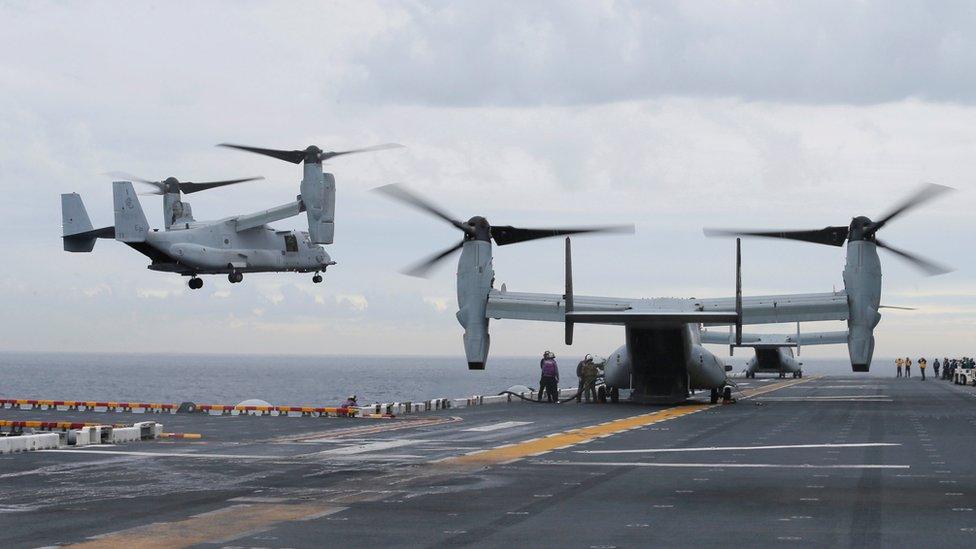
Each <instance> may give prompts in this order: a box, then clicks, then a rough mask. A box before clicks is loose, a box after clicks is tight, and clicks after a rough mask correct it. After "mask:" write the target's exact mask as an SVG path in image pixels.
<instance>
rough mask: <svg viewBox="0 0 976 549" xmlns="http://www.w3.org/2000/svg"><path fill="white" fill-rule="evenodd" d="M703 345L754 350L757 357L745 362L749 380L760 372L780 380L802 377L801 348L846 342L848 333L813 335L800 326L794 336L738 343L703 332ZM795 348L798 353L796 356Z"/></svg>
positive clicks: (749, 336)
mask: <svg viewBox="0 0 976 549" xmlns="http://www.w3.org/2000/svg"><path fill="white" fill-rule="evenodd" d="M701 342H702V343H706V344H708V343H712V344H716V345H729V347H730V350H731V349H734V348H735V347H747V348H749V347H751V348H752V349H753V350H754V351H755V353H756V354H755V356H753V357H752V358H750V359H749V361H748V362H747V363H746V369H745V375H746V377H747V378H754V377H756V374H757V373H772V374H779V377H786V376H791V377H797V378H799V377H803V363H802V362H800V361H799V360H797V359H798V357H799V355H800V347H801V346H804V345H839V344H845V343H847V331H846V330H842V331H837V332H810V333H804V334H801V333H800V331H799V323H797V333H795V334H742V335H741V338H740V341H739V342H738V343H736V340H735V337H734V336H731V335H727V334H723V333H720V332H714V331H706V330H702V332H701ZM793 349H796V351H797V352H796V354H794V353H793Z"/></svg>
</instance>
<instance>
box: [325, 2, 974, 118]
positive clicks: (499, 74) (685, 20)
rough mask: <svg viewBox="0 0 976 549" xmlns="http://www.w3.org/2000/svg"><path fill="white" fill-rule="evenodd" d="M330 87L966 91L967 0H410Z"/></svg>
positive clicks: (474, 98) (875, 98)
mask: <svg viewBox="0 0 976 549" xmlns="http://www.w3.org/2000/svg"><path fill="white" fill-rule="evenodd" d="M399 13H400V17H398V18H396V19H395V21H396V23H395V24H394V25H392V28H391V29H389V30H388V31H387V32H386V33H384V34H383V35H381V36H378V37H377V38H376V39H375V40H373V41H372V42H371V43H370V44H369V46H368V47H366V48H365V49H364V50H363V51H362V52H361V53H360V54H359V55H357V56H356V57H355V58H354V61H355V63H356V64H358V65H359V67H360V69H361V72H360V73H357V75H358V78H356V79H351V81H350V83H349V84H348V85H349V86H350V87H349V88H347V89H346V90H345V93H344V94H342V95H341V97H344V98H347V99H349V100H355V99H357V98H365V99H366V100H370V101H377V102H385V101H389V102H394V103H410V104H427V105H457V106H476V105H503V106H528V105H543V104H563V105H580V104H598V103H609V102H615V101H627V100H637V99H646V98H654V97H661V96H692V97H710V98H714V97H735V98H741V99H744V100H748V101H778V102H788V103H843V104H871V103H881V102H889V101H899V100H902V99H906V98H918V99H922V100H929V101H950V102H963V103H972V102H973V101H974V100H976V35H974V34H973V33H972V32H971V30H972V29H973V28H974V26H976V5H974V4H972V3H971V2H964V1H959V2H907V1H903V2H882V1H873V0H868V1H863V2H849V1H806V2H775V1H765V2H748V3H745V2H737V3H730V2H717V1H713V2H640V1H611V2H580V3H567V2H437V3H434V4H430V3H411V4H409V5H408V6H407V7H403V8H401V10H400V12H399Z"/></svg>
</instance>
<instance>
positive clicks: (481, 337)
mask: <svg viewBox="0 0 976 549" xmlns="http://www.w3.org/2000/svg"><path fill="white" fill-rule="evenodd" d="M945 189H947V188H946V187H941V186H929V187H926V188H925V189H923V190H922V191H921V192H919V193H917V194H916V195H914V196H913V197H911V198H910V199H909V200H907V201H905V202H904V203H902V204H901V205H900V206H899V207H898V208H896V209H895V210H894V211H892V212H891V213H890V214H888V215H886V216H885V217H883V218H882V219H881V221H878V222H872V221H871V220H870V219H868V218H866V217H856V218H854V219H853V220H852V221H851V223H850V226H849V227H828V228H826V229H823V230H822V231H806V232H795V233H776V234H775V236H781V237H787V238H789V237H792V238H797V239H802V240H808V241H813V242H821V241H825V240H826V241H827V243H831V244H834V245H838V246H839V245H843V243H844V242H847V262H846V265H845V268H844V289H843V290H842V291H833V292H828V293H811V294H788V295H771V296H749V297H743V296H742V291H741V288H742V285H741V247H740V245H739V242H738V240H737V242H736V293H735V297H731V298H715V299H696V298H690V299H679V298H651V299H646V298H645V299H642V298H616V297H593V296H578V295H575V293H574V291H573V278H572V259H571V249H570V241H569V238H567V239H566V281H565V293H563V294H562V295H560V294H543V293H516V292H509V291H508V290H507V289H506V287H505V285H502V288H501V289H495V288H494V280H495V272H494V269H493V267H492V240H494V241H495V243H496V244H499V245H503V244H510V243H513V242H518V241H520V240H528V238H521V239H519V240H511V239H510V238H508V235H509V234H511V232H512V230H513V228H511V227H497V226H492V225H490V224H489V223H488V221H487V220H486V219H485V218H483V217H480V216H479V217H472V218H471V219H470V220H468V221H467V222H463V221H460V220H457V219H455V218H454V217H452V216H450V215H448V214H446V213H445V212H443V210H440V209H439V208H437V207H435V206H433V205H432V204H431V203H430V202H428V201H427V200H425V199H422V198H420V197H419V196H417V195H415V194H413V193H411V192H409V191H407V190H406V189H404V188H402V187H399V186H396V185H387V186H384V187H380V188H379V189H377V190H378V191H380V192H382V193H384V194H386V195H388V196H390V197H392V198H394V199H397V200H400V201H402V202H405V203H407V204H410V205H412V206H414V207H417V208H419V209H421V210H423V211H426V212H428V213H430V214H433V215H435V216H436V217H439V218H441V219H443V220H445V221H447V222H448V223H450V224H451V225H453V226H454V227H456V228H458V229H460V230H461V231H462V232H463V233H464V238H463V240H462V241H461V242H460V243H458V244H457V245H455V246H453V247H451V248H449V249H447V250H445V251H443V252H441V253H439V254H436V255H434V256H431V257H430V258H428V259H426V260H425V261H423V262H421V263H420V264H419V265H417V266H415V267H413V268H412V269H410V270H409V271H408V274H413V275H423V274H424V273H425V272H427V270H428V269H429V268H430V267H431V266H433V265H434V264H436V263H437V262H439V261H441V260H442V259H444V258H446V257H447V256H448V255H450V254H451V253H453V252H454V251H457V250H461V256H460V258H459V260H458V268H457V297H458V308H459V310H458V313H457V319H458V322H459V323H460V324H461V326H462V327H463V328H464V337H463V342H464V352H465V355H466V357H467V362H468V368H469V369H472V370H482V369H484V368H485V362H486V361H487V359H488V348H489V343H490V335H489V322H490V320H491V319H503V318H506V319H518V320H537V321H546V322H560V323H563V324H564V325H565V335H566V344H567V345H570V344H572V341H573V331H574V326H575V325H576V324H608V325H618V326H623V327H624V330H625V343H624V344H623V345H622V346H620V347H619V348H618V349H617V350H616V351H614V352H613V353H612V354H611V355H610V356H609V358H608V360H607V362H606V366H605V371H604V373H605V379H606V383H607V387H608V388H609V391H610V394H611V398H612V399H614V400H616V398H618V395H619V390H620V389H630V390H631V394H630V398H631V400H633V401H636V402H641V403H674V402H681V401H684V400H686V399H687V398H688V395H689V394H690V392H692V391H694V390H698V389H706V390H710V391H711V399H712V402H717V400H718V398H719V396H720V394H723V393H724V395H725V396H728V395H729V394H730V393H731V389H730V387H729V384H728V382H727V372H728V371H729V370H731V366H726V365H725V364H724V363H723V361H722V360H720V359H719V358H718V357H717V356H715V355H714V354H712V353H711V352H710V351H709V350H708V349H706V348H705V347H704V345H703V343H704V342H703V341H702V338H701V327H702V326H703V325H733V326H734V327H735V339H734V340H733V343H735V344H739V345H741V343H742V339H743V337H742V326H743V325H744V324H750V325H752V324H779V323H790V324H792V323H796V322H813V321H825V320H846V321H847V326H848V329H847V337H846V343H847V347H848V353H849V355H850V359H851V367H852V369H853V370H854V371H855V372H866V371H868V370H869V368H870V366H871V359H872V356H873V354H874V328H875V327H876V326H877V324H878V322H879V321H880V319H881V315H880V314H879V312H878V309H879V308H880V306H881V305H880V299H881V264H880V260H879V258H878V253H877V248H878V247H885V248H887V249H889V250H891V251H893V252H895V253H897V254H898V255H900V256H902V257H904V258H906V259H909V260H910V261H912V262H913V263H915V264H916V265H918V266H920V267H922V268H924V269H926V270H927V271H929V272H932V273H936V272H945V269H943V268H941V267H939V266H937V265H936V264H934V263H932V262H929V261H926V260H923V259H921V258H918V257H916V256H914V255H912V254H909V253H907V252H903V251H901V250H897V249H895V248H892V247H891V246H888V245H886V244H882V243H881V242H879V241H878V240H877V238H875V233H876V232H877V231H878V230H879V229H880V228H881V227H883V226H884V225H885V224H886V223H888V222H889V221H891V220H892V219H893V218H894V217H896V216H897V215H900V214H901V213H904V212H905V211H906V210H908V209H909V208H911V207H913V206H916V205H918V204H920V203H922V202H924V201H926V200H928V199H930V198H932V197H934V196H935V195H936V194H939V193H940V192H941V191H942V190H945ZM515 231H519V232H520V233H522V234H524V235H532V238H543V237H547V236H557V235H560V234H571V232H574V231H558V230H539V231H536V232H534V233H531V232H527V231H528V230H527V229H515ZM713 234H716V233H713ZM721 234H727V233H721ZM748 234H750V235H755V236H774V235H773V234H772V233H768V232H764V233H755V232H753V233H748ZM783 235H790V236H783Z"/></svg>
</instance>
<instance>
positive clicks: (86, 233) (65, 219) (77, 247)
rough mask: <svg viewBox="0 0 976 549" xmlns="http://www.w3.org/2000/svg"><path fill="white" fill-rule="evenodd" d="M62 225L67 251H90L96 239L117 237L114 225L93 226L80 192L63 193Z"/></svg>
mask: <svg viewBox="0 0 976 549" xmlns="http://www.w3.org/2000/svg"><path fill="white" fill-rule="evenodd" d="M61 227H62V235H63V236H62V240H63V243H64V250H65V251H66V252H82V253H84V252H90V251H92V250H93V249H95V240H97V239H99V238H114V237H115V228H114V227H104V228H101V229H93V228H92V224H91V219H89V218H88V212H87V211H86V210H85V203H84V202H82V200H81V196H79V195H78V193H67V194H62V195H61Z"/></svg>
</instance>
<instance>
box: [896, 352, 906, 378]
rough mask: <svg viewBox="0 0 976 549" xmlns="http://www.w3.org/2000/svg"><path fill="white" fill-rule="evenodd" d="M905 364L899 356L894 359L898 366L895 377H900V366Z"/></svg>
mask: <svg viewBox="0 0 976 549" xmlns="http://www.w3.org/2000/svg"><path fill="white" fill-rule="evenodd" d="M904 365H905V360H904V359H902V358H901V357H899V358H896V359H895V366H896V367H897V368H898V375H896V376H895V377H901V367H902V366H904Z"/></svg>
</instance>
